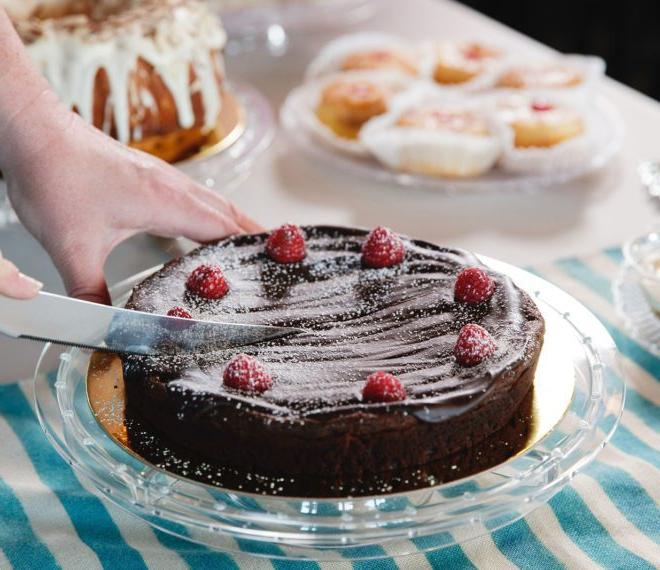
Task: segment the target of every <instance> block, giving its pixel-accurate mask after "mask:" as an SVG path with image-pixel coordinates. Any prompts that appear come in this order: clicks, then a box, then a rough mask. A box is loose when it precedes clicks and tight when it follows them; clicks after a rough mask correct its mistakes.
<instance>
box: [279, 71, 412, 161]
mask: <svg viewBox="0 0 660 570" xmlns="http://www.w3.org/2000/svg"><path fill="white" fill-rule="evenodd" d="M411 83H412V81H411V79H410V78H409V77H408V76H407V75H405V74H401V73H397V72H391V71H352V72H345V73H336V74H334V75H330V76H328V77H323V78H320V79H317V80H316V81H313V82H311V83H306V84H304V85H303V86H302V87H300V88H298V89H297V90H296V91H295V92H294V95H293V97H294V100H293V101H292V104H291V108H292V109H294V108H295V110H296V113H299V114H300V116H301V117H302V118H303V120H304V123H305V125H306V126H307V128H309V129H310V131H311V132H312V133H313V134H315V135H316V136H317V137H318V138H320V139H321V140H322V141H323V142H325V143H327V144H330V145H331V146H332V147H333V148H334V149H335V150H340V151H343V152H348V153H350V154H354V155H366V154H368V153H367V151H366V149H365V148H364V146H363V144H362V142H361V141H360V140H359V133H360V130H361V129H362V128H363V126H364V125H365V124H367V123H368V122H369V121H370V120H372V119H374V118H375V117H378V116H380V115H383V114H384V113H386V112H387V111H388V109H389V107H390V104H391V102H392V100H393V99H394V98H395V97H396V95H397V94H399V93H401V92H403V91H404V90H405V89H407V88H408V87H410V85H411Z"/></svg>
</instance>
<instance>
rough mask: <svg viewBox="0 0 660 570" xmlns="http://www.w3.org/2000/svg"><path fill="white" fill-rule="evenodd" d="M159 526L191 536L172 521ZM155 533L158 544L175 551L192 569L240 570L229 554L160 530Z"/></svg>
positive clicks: (181, 526)
mask: <svg viewBox="0 0 660 570" xmlns="http://www.w3.org/2000/svg"><path fill="white" fill-rule="evenodd" d="M154 522H155V521H154ZM158 525H159V526H161V527H167V529H169V530H170V531H171V532H176V533H177V534H179V535H182V536H190V533H189V532H188V529H187V528H186V527H184V526H183V525H180V524H177V523H173V522H170V521H167V522H166V523H164V522H163V521H162V520H159V521H158ZM154 533H155V535H156V538H157V539H158V542H160V543H161V544H162V545H163V546H164V547H165V548H169V549H170V550H173V551H175V552H176V553H177V554H178V555H179V556H180V557H181V558H182V559H183V561H184V562H185V563H186V564H188V566H190V567H191V568H209V567H212V568H222V569H223V570H224V569H227V570H238V564H236V562H234V560H233V559H232V557H231V556H229V555H228V554H225V553H223V552H217V551H212V550H211V549H209V548H207V547H206V546H203V545H201V544H197V543H194V542H190V541H188V540H184V539H183V538H179V537H177V536H174V535H172V534H169V533H167V532H165V531H163V530H160V529H154Z"/></svg>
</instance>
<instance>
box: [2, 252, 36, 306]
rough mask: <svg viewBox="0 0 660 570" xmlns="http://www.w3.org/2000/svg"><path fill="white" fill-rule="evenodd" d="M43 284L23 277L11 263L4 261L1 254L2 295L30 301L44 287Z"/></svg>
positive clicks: (25, 276)
mask: <svg viewBox="0 0 660 570" xmlns="http://www.w3.org/2000/svg"><path fill="white" fill-rule="evenodd" d="M42 286H43V285H42V283H40V282H39V281H37V280H36V279H32V277H28V276H27V275H23V274H22V273H21V272H20V271H19V270H18V267H16V266H15V265H14V264H13V263H12V262H11V261H9V260H7V259H4V258H3V257H2V253H0V295H4V296H6V297H13V298H14V299H30V298H32V297H34V296H35V295H36V294H37V293H38V292H39V291H40V290H41V287H42Z"/></svg>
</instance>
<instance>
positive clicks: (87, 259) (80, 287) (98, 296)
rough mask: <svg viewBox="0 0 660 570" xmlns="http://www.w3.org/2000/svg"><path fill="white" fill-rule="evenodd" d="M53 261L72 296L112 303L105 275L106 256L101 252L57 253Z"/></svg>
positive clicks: (94, 301)
mask: <svg viewBox="0 0 660 570" xmlns="http://www.w3.org/2000/svg"><path fill="white" fill-rule="evenodd" d="M53 261H54V262H55V265H56V266H57V269H58V271H59V272H60V275H61V276H62V280H63V281H64V286H65V287H66V290H67V292H68V293H69V295H70V296H71V297H75V298H77V299H82V300H84V301H91V302H93V303H100V304H103V305H109V304H110V293H108V287H107V285H106V283H105V277H104V275H103V264H104V263H105V256H103V255H100V254H89V253H88V254H86V255H85V254H83V252H77V253H76V255H66V254H62V255H60V254H55V255H53Z"/></svg>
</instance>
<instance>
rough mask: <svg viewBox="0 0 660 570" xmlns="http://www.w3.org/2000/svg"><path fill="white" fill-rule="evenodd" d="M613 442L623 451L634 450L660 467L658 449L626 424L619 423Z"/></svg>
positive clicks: (656, 466)
mask: <svg viewBox="0 0 660 570" xmlns="http://www.w3.org/2000/svg"><path fill="white" fill-rule="evenodd" d="M623 413H624V414H625V413H626V412H625V411H624V412H623ZM612 443H613V444H614V445H616V446H617V447H618V448H619V449H621V450H622V451H625V452H627V453H631V452H632V453H633V454H634V455H636V456H637V457H639V458H640V459H643V460H644V461H647V462H648V463H650V464H651V465H653V466H654V467H655V468H656V469H660V453H658V450H657V449H653V448H652V447H650V446H648V445H647V444H646V443H644V442H643V441H642V440H641V439H639V438H638V437H636V436H635V435H634V434H633V433H632V432H631V431H630V430H629V429H628V428H627V427H626V426H624V425H622V424H620V423H619V425H618V427H617V428H616V431H615V432H614V436H612Z"/></svg>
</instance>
